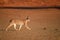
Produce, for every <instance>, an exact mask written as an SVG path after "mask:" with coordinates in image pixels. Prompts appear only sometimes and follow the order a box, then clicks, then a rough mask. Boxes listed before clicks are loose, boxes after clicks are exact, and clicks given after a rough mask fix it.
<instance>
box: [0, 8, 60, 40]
mask: <svg viewBox="0 0 60 40" xmlns="http://www.w3.org/2000/svg"><path fill="white" fill-rule="evenodd" d="M26 16H30V20H31V21H30V22H29V23H28V25H29V27H30V28H31V29H32V30H31V31H30V30H28V29H27V28H26V27H25V26H23V27H22V29H21V30H20V31H16V30H15V29H14V28H13V26H12V27H11V28H9V30H8V31H5V29H6V27H7V26H8V25H9V20H10V19H25V17H26ZM17 27H19V26H18V25H17ZM0 40H60V10H59V9H0Z"/></svg>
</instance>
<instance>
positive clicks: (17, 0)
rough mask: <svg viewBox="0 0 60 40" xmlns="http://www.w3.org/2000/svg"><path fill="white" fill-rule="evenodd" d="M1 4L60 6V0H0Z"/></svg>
mask: <svg viewBox="0 0 60 40" xmlns="http://www.w3.org/2000/svg"><path fill="white" fill-rule="evenodd" d="M0 6H1V7H2V6H7V7H8V6H12V7H13V6H14V7H15V6H18V7H19V6H20V7H21V6H23V7H26V6H27V7H39V6H40V7H41V6H60V0H0Z"/></svg>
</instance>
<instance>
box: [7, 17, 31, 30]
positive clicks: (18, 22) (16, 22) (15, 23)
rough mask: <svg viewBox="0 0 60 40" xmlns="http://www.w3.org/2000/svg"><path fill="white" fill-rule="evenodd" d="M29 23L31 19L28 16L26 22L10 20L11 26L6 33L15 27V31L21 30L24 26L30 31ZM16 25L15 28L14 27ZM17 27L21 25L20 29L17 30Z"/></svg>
mask: <svg viewBox="0 0 60 40" xmlns="http://www.w3.org/2000/svg"><path fill="white" fill-rule="evenodd" d="M28 22H30V19H29V17H28V16H27V17H26V19H25V20H18V19H12V20H10V25H9V26H8V27H7V28H6V31H7V30H8V29H9V28H10V27H14V29H15V30H20V29H21V27H22V26H23V25H25V27H26V28H27V29H28V30H31V28H29V27H28ZM13 25H14V26H13ZM16 25H19V26H20V27H19V29H17V28H16V27H17V26H16Z"/></svg>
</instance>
